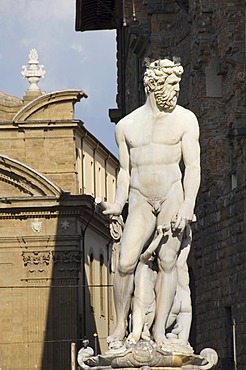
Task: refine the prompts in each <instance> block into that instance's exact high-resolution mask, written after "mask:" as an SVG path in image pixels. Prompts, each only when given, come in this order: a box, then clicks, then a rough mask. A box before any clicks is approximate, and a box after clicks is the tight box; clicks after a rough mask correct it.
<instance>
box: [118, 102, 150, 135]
mask: <svg viewBox="0 0 246 370" xmlns="http://www.w3.org/2000/svg"><path fill="white" fill-rule="evenodd" d="M144 109H145V107H144V106H143V105H142V106H141V107H139V108H137V109H135V110H133V111H132V112H131V113H129V114H127V115H126V116H125V117H123V118H121V120H120V121H119V122H118V123H117V125H116V127H118V128H119V129H124V128H125V127H127V126H131V125H132V124H134V123H136V121H137V120H138V119H140V118H141V114H142V112H143V111H144Z"/></svg>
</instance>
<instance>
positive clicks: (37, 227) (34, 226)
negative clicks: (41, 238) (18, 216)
mask: <svg viewBox="0 0 246 370" xmlns="http://www.w3.org/2000/svg"><path fill="white" fill-rule="evenodd" d="M31 227H32V231H34V232H35V233H39V232H40V231H41V229H42V221H39V219H38V218H35V219H34V221H32V223H31Z"/></svg>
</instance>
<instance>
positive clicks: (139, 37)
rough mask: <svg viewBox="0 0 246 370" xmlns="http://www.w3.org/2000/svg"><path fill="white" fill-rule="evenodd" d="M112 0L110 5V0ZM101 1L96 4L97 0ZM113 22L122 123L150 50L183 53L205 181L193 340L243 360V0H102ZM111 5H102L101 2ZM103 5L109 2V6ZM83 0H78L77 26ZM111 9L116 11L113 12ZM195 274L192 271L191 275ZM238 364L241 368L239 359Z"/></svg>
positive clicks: (224, 358) (184, 98)
mask: <svg viewBox="0 0 246 370" xmlns="http://www.w3.org/2000/svg"><path fill="white" fill-rule="evenodd" d="M106 3H107V4H106ZM98 4H99V2H95V7H96V6H99V5H98ZM104 4H106V5H107V7H108V9H109V8H110V12H109V13H108V18H106V19H107V27H105V24H104V27H105V28H116V29H117V64H118V95H117V103H118V110H110V112H109V113H110V117H111V119H112V121H114V122H117V121H118V120H119V119H120V118H121V117H122V116H123V115H124V114H126V113H129V112H130V111H132V110H133V109H135V108H137V107H138V106H139V105H141V104H143V103H144V101H145V96H144V91H143V87H142V77H143V72H144V59H145V58H146V57H147V58H151V59H156V58H164V57H167V56H169V57H171V58H172V57H173V56H177V57H180V58H181V62H182V65H183V67H184V70H185V72H184V75H183V76H182V81H181V92H180V98H179V104H181V105H183V106H184V107H187V108H189V109H190V110H192V111H193V112H194V113H195V114H196V115H197V117H198V120H199V123H200V131H201V138H200V143H201V166H202V182H201V188H200V192H199V196H198V201H197V208H196V214H197V219H198V222H197V223H196V224H195V225H194V227H193V230H194V241H193V248H192V252H191V256H190V260H189V265H190V268H191V273H192V276H193V278H194V284H193V285H194V286H193V287H192V293H193V301H194V302H195V304H194V315H193V316H194V322H193V337H194V338H195V340H192V344H193V346H194V348H195V350H196V351H197V352H199V350H200V349H201V348H204V347H206V346H210V347H213V348H214V349H215V350H216V351H217V352H218V354H219V365H218V369H223V370H229V369H235V368H237V369H238V370H243V369H245V368H246V351H245V345H244V343H245V339H246V338H245V335H246V334H245V325H246V321H245V310H246V302H245V299H244V289H246V275H245V270H246V269H245V266H246V265H245V263H246V262H245V261H246V247H245V238H246V226H245V225H246V222H245V221H246V220H245V216H246V214H245V212H246V209H245V204H246V203H245V202H246V177H245V166H246V141H245V134H246V83H245V68H246V67H245V64H246V63H245V62H246V57H245V43H246V40H245V2H244V1H243V0H232V1H231V0H224V1H222V0H218V1H210V0H178V1H172V0H144V1H142V0H125V1H124V2H122V1H120V0H115V1H106V2H105V3H104ZM105 9H106V8H105ZM105 9H104V11H105ZM97 10H98V12H97V13H96V12H94V14H98V18H97V20H96V21H95V20H94V21H93V22H92V21H91V22H90V20H91V19H90V17H89V16H88V17H87V23H83V22H81V19H82V18H81V17H80V14H81V12H83V11H84V12H85V14H86V12H87V6H86V1H85V0H77V22H76V29H77V30H78V31H86V30H88V29H97V28H99V25H100V11H99V9H97ZM110 14H111V17H110ZM193 278H192V280H193ZM235 366H236V367H235Z"/></svg>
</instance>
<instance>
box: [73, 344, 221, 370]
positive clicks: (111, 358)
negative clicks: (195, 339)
mask: <svg viewBox="0 0 246 370" xmlns="http://www.w3.org/2000/svg"><path fill="white" fill-rule="evenodd" d="M121 350H122V349H121ZM217 361H218V356H217V353H216V351H214V350H213V349H211V348H206V349H204V350H203V351H202V352H201V353H200V355H195V354H190V353H187V354H185V353H179V352H178V351H177V352H175V351H165V350H162V349H161V348H159V347H158V346H157V345H156V343H154V342H152V341H146V340H140V341H139V342H138V343H136V344H133V345H129V346H127V347H125V348H124V349H123V351H122V352H119V353H117V351H109V352H107V353H106V354H104V355H98V356H91V357H89V356H88V357H83V359H81V357H78V362H79V365H80V367H81V368H82V369H89V368H93V369H94V370H97V369H98V370H99V369H111V368H131V369H138V368H141V369H142V370H143V369H145V370H150V369H153V370H154V369H158V370H160V369H163V370H171V369H174V370H177V369H182V370H183V369H187V370H199V369H204V370H208V369H212V368H214V366H215V365H216V364H217Z"/></svg>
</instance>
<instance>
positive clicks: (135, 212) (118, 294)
mask: <svg viewBox="0 0 246 370" xmlns="http://www.w3.org/2000/svg"><path fill="white" fill-rule="evenodd" d="M155 222H156V218H155V216H154V215H153V214H152V212H151V207H150V205H149V204H148V203H147V202H145V203H144V202H135V204H131V207H130V211H129V214H128V217H127V220H126V224H125V228H124V231H123V235H122V239H121V247H120V258H119V263H118V268H117V269H116V270H117V271H116V273H115V277H114V301H115V311H116V327H115V331H114V333H113V334H112V335H110V336H109V337H108V343H109V346H110V347H113V346H114V343H115V346H118V345H119V344H120V342H122V341H123V339H124V338H125V335H126V327H127V318H128V314H129V309H130V305H131V297H132V293H133V281H134V271H135V267H136V265H137V262H138V260H139V256H140V254H141V252H142V249H143V247H144V245H145V244H146V242H147V241H148V240H149V238H150V237H151V235H152V234H153V232H154V230H155Z"/></svg>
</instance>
